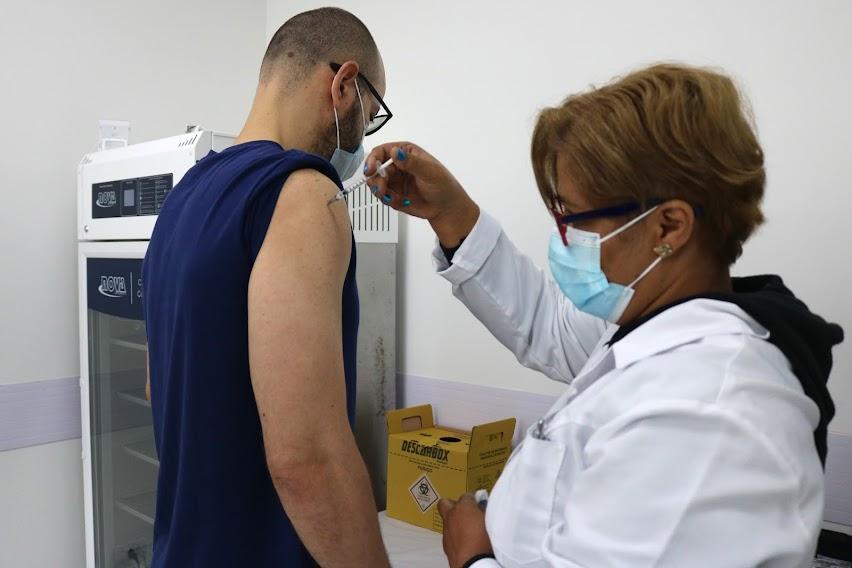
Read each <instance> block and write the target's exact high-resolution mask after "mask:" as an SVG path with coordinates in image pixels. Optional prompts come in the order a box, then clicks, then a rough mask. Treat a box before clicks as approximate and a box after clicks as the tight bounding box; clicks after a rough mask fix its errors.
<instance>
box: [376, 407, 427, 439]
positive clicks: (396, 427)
mask: <svg viewBox="0 0 852 568" xmlns="http://www.w3.org/2000/svg"><path fill="white" fill-rule="evenodd" d="M385 419H386V420H387V423H388V434H400V433H402V432H410V431H412V430H423V429H426V428H434V427H435V419H434V417H433V414H432V405H431V404H424V405H423V406H412V407H411V408H400V409H399V410H390V411H388V412H387V414H385Z"/></svg>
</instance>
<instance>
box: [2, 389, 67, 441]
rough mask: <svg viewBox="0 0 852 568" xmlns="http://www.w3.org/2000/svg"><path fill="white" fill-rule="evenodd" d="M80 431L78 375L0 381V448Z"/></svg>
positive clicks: (61, 436)
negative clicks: (2, 383)
mask: <svg viewBox="0 0 852 568" xmlns="http://www.w3.org/2000/svg"><path fill="white" fill-rule="evenodd" d="M80 435H81V434H80V379H79V377H68V378H64V379H51V380H46V381H34V382H29V383H16V384H11V385H0V451H4V450H13V449H15V448H25V447H28V446H36V445H39V444H48V443H50V442H59V441H61V440H70V439H71V438H79V437H80Z"/></svg>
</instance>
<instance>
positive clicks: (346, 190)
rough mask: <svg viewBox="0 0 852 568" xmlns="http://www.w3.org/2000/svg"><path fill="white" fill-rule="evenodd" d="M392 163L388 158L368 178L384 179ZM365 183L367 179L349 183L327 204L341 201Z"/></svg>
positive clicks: (391, 159)
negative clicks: (386, 170) (378, 177)
mask: <svg viewBox="0 0 852 568" xmlns="http://www.w3.org/2000/svg"><path fill="white" fill-rule="evenodd" d="M392 163H393V158H389V159H388V160H387V161H386V162H385V163H383V164H382V165H380V166H379V169H378V170H376V173H374V174H373V175H372V176H370V177H374V176H381V177H386V176H387V174H386V173H385V169H387V167H388V166H390V165H391V164H392ZM366 183H367V178H362V179H360V180H359V181H357V182H355V183H350V184H349V185H347V186H346V187H344V188H343V189H342V190H341V191H338V192H337V195H335V196H334V197H332V198H331V199H329V201H328V204H329V205H331V204H332V203H334V202H335V201H340V200H341V199H343V198H345V197H346V196H347V195H349V194H350V193H352V192H353V191H355V190H356V189H358V188H359V187H361V186H363V185H364V184H366Z"/></svg>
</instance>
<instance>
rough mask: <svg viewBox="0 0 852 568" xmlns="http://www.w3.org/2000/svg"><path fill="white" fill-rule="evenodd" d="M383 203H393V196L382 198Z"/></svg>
mask: <svg viewBox="0 0 852 568" xmlns="http://www.w3.org/2000/svg"><path fill="white" fill-rule="evenodd" d="M382 201H384V202H385V203H390V202H391V196H390V195H385V196H384V197H382Z"/></svg>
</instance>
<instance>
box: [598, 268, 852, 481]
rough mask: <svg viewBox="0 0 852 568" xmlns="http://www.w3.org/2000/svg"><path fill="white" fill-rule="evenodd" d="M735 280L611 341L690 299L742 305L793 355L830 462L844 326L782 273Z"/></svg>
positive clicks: (819, 447)
mask: <svg viewBox="0 0 852 568" xmlns="http://www.w3.org/2000/svg"><path fill="white" fill-rule="evenodd" d="M731 281H732V284H733V292H730V293H718V294H716V293H714V294H701V295H697V296H690V297H688V298H683V299H681V300H678V301H677V302H675V303H672V304H669V305H666V306H663V307H661V308H659V309H657V310H655V311H654V312H652V313H650V314H647V315H645V316H643V317H641V318H638V319H637V320H634V321H632V322H630V323H629V324H626V325H624V326H622V327H621V328H619V330H618V331H617V332H616V333H615V335H613V337H612V339H611V340H610V342H609V343H610V345H612V344H614V343H616V342H618V341H619V340H620V339H622V338H623V337H625V336H626V335H627V334H629V333H630V332H631V331H633V330H634V329H636V328H638V327H639V326H641V325H642V324H644V323H645V322H647V321H648V320H650V319H652V318H654V317H655V316H657V315H659V314H661V313H662V312H664V311H665V310H667V309H669V308H671V307H673V306H676V305H679V304H682V303H684V302H688V301H690V300H695V299H697V298H707V299H711V300H721V301H723V302H730V303H732V304H736V305H737V306H739V307H740V308H741V309H742V310H743V311H744V312H746V313H747V314H749V315H750V316H751V317H752V318H754V320H755V321H757V322H758V323H759V324H760V325H762V326H763V327H765V328H766V329H767V330H768V331H769V342H770V343H772V344H773V345H775V346H776V347H777V348H778V349H780V350H781V352H782V353H783V354H784V355H785V356H786V357H787V360H788V361H789V362H790V365H791V366H792V369H793V373H794V374H795V375H796V378H798V379H799V382H800V383H801V384H802V389H803V390H804V391H805V394H806V395H807V396H808V397H810V398H811V399H812V400H813V401H814V402H815V403H816V405H817V407H819V415H820V419H819V424H818V425H817V427H816V430H814V440H815V441H816V448H817V452H818V453H819V458H820V460H821V461H822V464H823V467H824V466H825V458H826V453H827V447H826V438H827V435H828V423H829V422H830V421H831V419H832V418H833V417H834V403H833V402H832V400H831V396H830V395H829V393H828V387H827V385H826V383H827V381H828V375H829V373H830V372H831V365H832V358H831V348H832V347H833V346H835V345H837V344H838V343H840V342H841V341H843V329H842V328H841V327H840V326H839V325H837V324H834V323H829V322H827V321H825V320H824V319H822V318H821V317H820V316H818V315H816V314H814V313H812V312H811V311H810V310H809V309H808V307H807V306H806V305H805V303H804V302H802V301H801V300H799V299H798V298H796V296H794V295H793V293H792V292H791V291H790V290H789V289H788V288H787V287H786V286H784V282H783V281H782V280H781V278H780V277H779V276H774V275H764V276H750V277H747V278H732V279H731Z"/></svg>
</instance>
